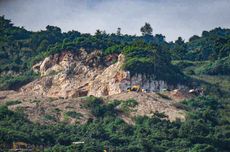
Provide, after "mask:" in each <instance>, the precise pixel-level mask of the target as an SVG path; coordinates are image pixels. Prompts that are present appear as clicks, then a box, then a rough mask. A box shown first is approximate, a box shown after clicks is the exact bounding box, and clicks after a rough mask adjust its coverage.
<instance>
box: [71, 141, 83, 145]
mask: <svg viewBox="0 0 230 152" xmlns="http://www.w3.org/2000/svg"><path fill="white" fill-rule="evenodd" d="M84 143H85V142H84V141H76V142H72V144H74V145H78V144H84Z"/></svg>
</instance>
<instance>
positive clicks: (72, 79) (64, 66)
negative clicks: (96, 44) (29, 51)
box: [21, 49, 172, 98]
mask: <svg viewBox="0 0 230 152" xmlns="http://www.w3.org/2000/svg"><path fill="white" fill-rule="evenodd" d="M116 58H117V55H115V56H109V57H102V54H101V53H100V51H94V52H92V53H87V52H86V51H85V50H83V49H80V50H79V51H77V53H71V52H67V51H66V52H63V53H61V54H55V55H52V56H49V57H47V58H45V59H44V61H42V62H40V63H38V64H36V65H34V66H33V70H34V71H35V72H39V73H40V74H41V76H42V78H41V79H38V80H35V81H34V82H32V83H30V84H28V85H26V86H24V87H23V88H22V89H21V91H22V92H34V93H35V94H38V95H42V96H47V97H56V98H60V97H61V98H71V97H80V96H86V95H93V96H97V97H101V96H107V95H114V94H118V93H122V92H126V91H127V88H129V87H131V86H134V85H138V86H141V88H142V89H144V90H146V91H147V92H157V91H160V90H162V89H167V88H172V86H168V85H167V83H166V82H165V81H161V80H155V79H154V76H148V77H147V76H145V75H142V74H136V75H134V76H130V73H129V72H128V71H124V70H123V69H122V65H123V63H124V56H123V55H122V54H120V55H119V56H118V59H117V62H116V63H115V64H112V62H111V61H112V60H114V59H115V60H116Z"/></svg>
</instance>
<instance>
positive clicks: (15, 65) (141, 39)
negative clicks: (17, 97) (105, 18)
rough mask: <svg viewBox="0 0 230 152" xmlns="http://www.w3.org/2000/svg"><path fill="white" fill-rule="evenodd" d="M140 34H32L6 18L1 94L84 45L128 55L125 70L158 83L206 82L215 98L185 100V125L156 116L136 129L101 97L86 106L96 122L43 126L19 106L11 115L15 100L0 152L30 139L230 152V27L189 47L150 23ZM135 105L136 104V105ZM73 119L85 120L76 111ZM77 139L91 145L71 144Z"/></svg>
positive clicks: (57, 146)
mask: <svg viewBox="0 0 230 152" xmlns="http://www.w3.org/2000/svg"><path fill="white" fill-rule="evenodd" d="M141 29H142V33H143V36H130V35H122V33H121V32H120V31H121V30H120V29H119V31H118V32H117V34H107V33H106V32H104V31H100V30H97V32H96V33H95V35H90V34H82V33H80V32H77V31H70V32H67V33H65V32H64V33H63V32H62V31H61V29H60V28H58V27H55V26H47V27H46V30H42V31H38V32H31V31H27V30H25V29H24V28H23V27H16V26H13V24H12V23H11V22H10V20H7V19H5V18H4V17H0V59H1V60H0V64H1V66H0V73H1V76H0V90H3V89H17V88H19V87H20V86H21V85H24V84H25V83H27V82H29V81H31V80H33V79H34V78H35V77H38V76H37V75H34V74H33V73H32V72H31V71H30V68H31V66H32V65H33V64H34V63H36V62H38V61H40V60H42V59H44V57H46V56H48V55H50V54H54V53H58V52H61V51H65V50H69V51H77V50H78V49H79V48H81V47H83V48H85V49H86V50H87V51H91V50H94V49H98V50H101V51H102V53H103V55H108V54H113V53H121V52H122V53H123V54H124V55H125V57H126V60H125V63H124V68H125V69H126V70H130V71H131V72H132V73H133V74H135V73H143V74H147V75H148V74H149V75H151V74H155V75H156V79H165V80H168V81H171V82H179V81H183V80H184V81H187V80H186V79H184V75H183V74H182V72H184V73H185V74H186V75H187V76H191V77H193V78H196V79H199V81H197V83H200V84H201V85H204V86H205V87H206V92H205V93H206V94H209V95H211V96H202V97H197V98H194V99H191V100H187V101H184V102H183V103H182V104H181V105H180V107H184V108H185V109H186V110H188V111H187V112H188V114H187V119H186V120H185V121H184V122H181V121H179V120H178V121H175V122H170V121H168V120H166V119H164V114H162V113H160V114H159V113H155V114H154V115H153V117H151V118H149V117H137V118H136V121H135V122H136V124H135V125H133V126H131V125H128V124H126V123H125V122H124V121H122V120H121V119H119V118H118V117H117V115H118V114H119V111H118V109H117V108H116V106H117V105H118V104H119V101H113V102H111V103H108V104H105V103H104V102H103V101H102V99H100V98H95V97H89V98H88V101H87V102H86V104H85V105H84V107H85V108H88V109H89V110H90V111H91V113H92V114H93V115H94V117H95V119H90V120H88V122H87V123H86V124H84V125H79V124H76V125H68V124H65V123H60V124H56V125H42V126H41V125H39V124H35V123H32V122H30V121H29V120H28V119H27V118H26V116H25V115H24V114H23V112H22V111H21V110H20V109H18V110H17V111H15V112H13V111H11V110H9V109H8V107H7V106H9V105H12V104H15V103H19V102H20V101H17V102H16V101H14V102H11V104H9V103H8V105H1V106H0V149H3V150H5V149H8V148H9V146H10V144H12V142H14V141H23V142H26V143H29V144H32V145H36V146H41V145H43V146H45V148H46V151H74V150H77V151H103V150H104V149H108V150H110V151H112V150H114V151H127V152H128V151H130V152H131V151H132V152H135V151H138V152H139V151H157V152H163V151H168V152H172V151H181V152H182V151H183V152H185V151H191V152H197V151H203V152H227V151H229V149H230V147H229V142H230V128H229V126H230V119H229V118H230V113H229V108H230V105H229V99H230V97H229V88H230V85H229V71H230V68H229V67H230V66H229V65H230V63H229V61H230V59H229V55H230V30H229V29H221V28H216V29H214V30H211V31H209V32H207V31H204V32H203V33H202V35H201V36H192V37H191V38H190V40H189V41H188V42H184V40H183V39H182V38H181V37H179V38H178V40H176V41H175V42H169V43H168V42H166V41H165V40H164V36H163V35H161V34H156V35H155V36H153V35H151V34H152V27H151V26H150V25H149V24H145V26H144V27H142V28H141ZM175 60H177V61H175ZM171 63H173V64H171ZM199 74H208V75H209V76H207V75H202V76H200V75H199ZM211 75H216V76H211ZM219 75H224V76H219ZM217 80H218V81H217ZM128 103H132V104H134V105H135V102H134V101H132V102H130V101H129V102H128ZM123 106H124V107H123V108H124V109H127V105H123ZM66 114H68V115H69V116H72V117H78V116H79V115H78V114H77V113H73V112H71V111H70V112H68V113H66ZM75 141H84V142H85V143H84V144H81V145H72V144H71V143H72V142H75Z"/></svg>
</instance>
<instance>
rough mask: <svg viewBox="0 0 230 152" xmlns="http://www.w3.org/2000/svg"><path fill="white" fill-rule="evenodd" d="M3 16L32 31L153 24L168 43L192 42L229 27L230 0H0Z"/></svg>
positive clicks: (135, 29)
mask: <svg viewBox="0 0 230 152" xmlns="http://www.w3.org/2000/svg"><path fill="white" fill-rule="evenodd" d="M0 15H5V18H7V19H11V20H12V22H13V23H14V25H17V26H23V27H24V28H25V29H27V30H32V31H39V30H44V29H45V27H46V26H47V25H54V26H58V27H60V28H61V29H62V31H64V32H67V31H70V30H77V31H79V32H82V33H91V34H94V33H95V31H96V30H97V29H100V30H105V31H106V32H107V33H116V31H117V28H118V27H120V28H121V33H122V34H130V35H134V34H136V35H140V34H141V32H140V27H141V26H143V25H144V24H145V22H148V23H150V24H151V26H152V28H153V34H163V35H165V36H166V40H167V41H174V40H176V39H177V38H178V37H179V36H181V37H182V38H183V39H185V40H188V39H189V37H191V36H193V35H200V34H201V33H202V31H203V30H207V31H208V30H211V29H213V28H215V27H222V28H230V0H0Z"/></svg>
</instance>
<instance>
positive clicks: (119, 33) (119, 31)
mask: <svg viewBox="0 0 230 152" xmlns="http://www.w3.org/2000/svg"><path fill="white" fill-rule="evenodd" d="M117 35H118V36H121V28H120V27H118V28H117Z"/></svg>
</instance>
